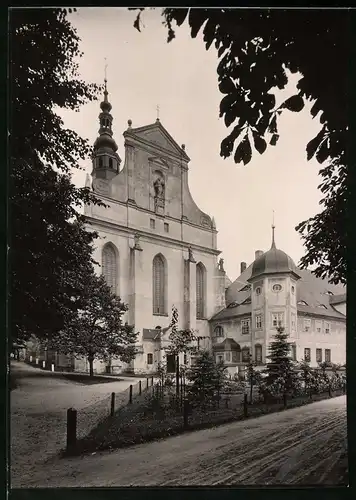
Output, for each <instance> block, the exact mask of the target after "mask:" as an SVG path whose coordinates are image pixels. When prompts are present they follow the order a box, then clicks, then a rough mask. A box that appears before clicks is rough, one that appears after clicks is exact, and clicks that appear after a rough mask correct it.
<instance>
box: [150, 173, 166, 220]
mask: <svg viewBox="0 0 356 500" xmlns="http://www.w3.org/2000/svg"><path fill="white" fill-rule="evenodd" d="M153 187H154V190H155V210H156V211H157V212H161V213H162V212H163V211H164V202H165V185H164V179H162V177H157V179H156V180H155V181H154V183H153Z"/></svg>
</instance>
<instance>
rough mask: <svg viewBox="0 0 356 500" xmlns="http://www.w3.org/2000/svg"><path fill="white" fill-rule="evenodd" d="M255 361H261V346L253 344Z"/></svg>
mask: <svg viewBox="0 0 356 500" xmlns="http://www.w3.org/2000/svg"><path fill="white" fill-rule="evenodd" d="M255 361H256V363H259V364H260V363H262V346H261V345H255Z"/></svg>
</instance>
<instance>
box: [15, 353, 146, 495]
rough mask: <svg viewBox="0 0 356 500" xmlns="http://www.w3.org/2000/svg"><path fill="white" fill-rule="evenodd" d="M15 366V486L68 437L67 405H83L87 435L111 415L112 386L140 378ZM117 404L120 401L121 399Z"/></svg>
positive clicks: (118, 388) (82, 427)
mask: <svg viewBox="0 0 356 500" xmlns="http://www.w3.org/2000/svg"><path fill="white" fill-rule="evenodd" d="M11 371H12V373H13V374H14V376H16V378H17V380H18V384H19V386H18V388H16V389H15V390H13V391H11V394H10V434H11V438H10V446H11V477H12V486H13V487H15V488H16V487H26V484H27V480H28V478H29V477H31V476H32V474H33V473H36V472H37V471H38V470H41V467H43V465H42V464H43V463H44V462H45V461H46V460H48V458H49V457H51V456H57V455H58V453H59V451H60V449H61V448H64V446H65V440H66V414H67V409H68V408H70V407H75V408H76V409H77V410H78V433H79V434H80V435H81V434H85V432H87V431H88V430H90V428H91V427H92V426H93V425H94V424H95V422H96V421H97V420H98V418H99V417H100V416H101V415H107V414H108V412H109V408H110V394H111V392H112V391H114V392H115V393H117V401H118V402H119V399H120V398H119V395H120V394H123V395H124V396H125V394H124V393H123V392H122V391H125V390H126V389H127V388H128V386H129V385H130V384H132V383H134V384H135V383H137V382H138V380H139V379H134V380H133V379H132V378H126V377H121V380H118V381H116V380H115V382H110V383H103V384H95V385H82V384H79V383H77V382H73V381H70V380H67V379H65V378H64V377H58V374H56V373H53V374H52V373H51V372H47V371H43V370H40V369H39V368H33V367H32V366H29V365H26V364H25V363H21V362H20V363H19V362H13V363H12V364H11ZM117 404H118V403H117Z"/></svg>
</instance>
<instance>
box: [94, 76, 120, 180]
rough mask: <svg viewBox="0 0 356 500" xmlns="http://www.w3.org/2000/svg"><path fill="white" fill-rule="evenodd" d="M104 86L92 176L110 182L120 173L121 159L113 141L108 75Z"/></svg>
mask: <svg viewBox="0 0 356 500" xmlns="http://www.w3.org/2000/svg"><path fill="white" fill-rule="evenodd" d="M104 84H105V90H104V100H103V101H102V102H101V103H100V109H101V113H100V114H99V124H100V128H99V136H98V137H97V139H96V141H95V143H94V151H93V155H92V163H93V170H92V176H93V177H95V178H97V179H106V180H109V181H110V180H111V179H112V178H113V177H115V176H116V175H117V174H118V173H119V166H120V163H121V158H120V156H119V155H118V154H117V149H118V146H117V144H116V142H115V140H114V139H113V131H112V123H113V117H112V115H111V114H110V111H111V109H112V106H111V104H110V102H109V100H108V90H107V79H106V75H105V79H104Z"/></svg>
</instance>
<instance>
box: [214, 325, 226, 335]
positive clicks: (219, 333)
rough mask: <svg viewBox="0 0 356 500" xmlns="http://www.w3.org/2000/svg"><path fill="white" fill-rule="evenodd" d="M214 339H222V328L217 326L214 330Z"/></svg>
mask: <svg viewBox="0 0 356 500" xmlns="http://www.w3.org/2000/svg"><path fill="white" fill-rule="evenodd" d="M214 333H215V337H223V336H224V329H223V327H222V326H220V325H218V326H216V327H215V329H214Z"/></svg>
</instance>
